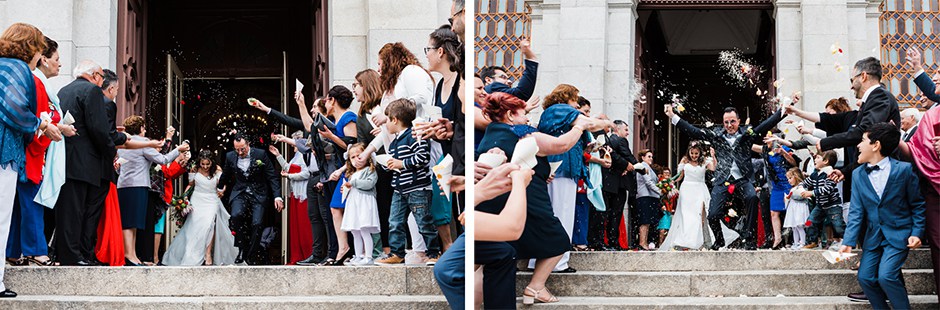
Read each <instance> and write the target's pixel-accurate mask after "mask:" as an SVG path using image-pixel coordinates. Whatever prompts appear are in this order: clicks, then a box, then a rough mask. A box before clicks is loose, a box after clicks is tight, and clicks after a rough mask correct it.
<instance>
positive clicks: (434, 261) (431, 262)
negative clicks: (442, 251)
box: [424, 257, 437, 266]
mask: <svg viewBox="0 0 940 310" xmlns="http://www.w3.org/2000/svg"><path fill="white" fill-rule="evenodd" d="M424 264H425V265H427V266H434V265H435V264H437V257H435V258H428V260H427V261H426V262H424Z"/></svg>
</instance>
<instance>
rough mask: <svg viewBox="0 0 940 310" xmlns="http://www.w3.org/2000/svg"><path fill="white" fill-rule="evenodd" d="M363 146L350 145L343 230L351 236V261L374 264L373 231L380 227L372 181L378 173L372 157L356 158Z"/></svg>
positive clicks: (358, 144) (362, 264)
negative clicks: (353, 253) (352, 247)
mask: <svg viewBox="0 0 940 310" xmlns="http://www.w3.org/2000/svg"><path fill="white" fill-rule="evenodd" d="M365 148H366V145H365V144H363V143H356V144H353V145H352V146H350V147H349V150H348V151H347V155H349V156H348V157H349V161H348V162H347V163H346V173H347V174H349V175H350V177H349V180H348V181H347V182H346V183H345V185H344V187H345V188H344V189H343V190H344V191H349V193H346V202H347V203H346V214H345V216H344V217H343V225H342V229H343V231H348V232H350V233H352V235H353V245H354V247H355V249H356V256H355V257H353V259H352V260H351V261H350V263H351V264H352V265H355V266H371V265H375V261H374V260H373V258H372V250H373V249H372V246H373V244H374V243H373V242H372V234H373V233H378V232H379V229H380V228H379V227H380V226H379V207H378V204H377V203H376V200H375V182H376V181H378V178H379V176H378V174H377V173H376V172H375V168H374V167H373V166H372V158H370V157H368V156H366V157H365V158H363V159H362V160H358V159H357V158H358V156H359V154H360V153H362V150H364V149H365Z"/></svg>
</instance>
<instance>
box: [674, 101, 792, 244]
mask: <svg viewBox="0 0 940 310" xmlns="http://www.w3.org/2000/svg"><path fill="white" fill-rule="evenodd" d="M666 116H668V117H669V118H670V119H671V121H672V124H673V125H677V126H678V127H679V130H680V131H682V132H683V133H685V134H687V135H689V136H690V137H691V138H692V139H693V140H705V141H708V142H710V143H711V144H712V147H714V148H715V152H716V155H717V156H716V157H718V167H717V170H716V171H715V174H714V178H713V179H712V180H713V181H712V184H713V185H714V187H712V192H711V196H712V200H711V206H709V212H708V226H709V227H710V228H711V230H712V233H714V235H715V242H714V244H713V245H712V249H713V250H717V249H719V248H722V247H724V246H725V239H724V235H723V234H722V232H721V219H722V218H724V217H725V214H726V213H727V211H728V206H727V204H726V203H725V202H726V201H728V199H730V198H731V195H732V193H729V187H732V186H733V187H734V190H733V191H736V192H738V193H741V194H742V195H743V197H744V203H745V207H746V209H747V214H753V215H756V214H757V207H758V204H759V202H760V199H759V198H757V193H756V191H755V190H754V185H753V184H752V183H751V181H750V180H752V179H753V178H754V167H753V165H751V146H752V145H754V144H761V143H762V138H763V137H764V135H763V134H762V133H766V132H768V131H769V130H770V129H771V128H773V127H775V126H776V125H777V123H779V122H780V120H781V119H782V118H783V112H782V111H781V110H778V111H777V112H776V113H774V114H773V115H771V116H770V118H768V119H766V120H764V122H762V123H761V124H760V125H757V127H754V128H747V129H745V128H743V127H739V126H738V124H739V123H740V122H741V119H740V117H739V115H738V111H737V110H735V109H734V108H730V107H729V108H725V110H724V115H723V124H724V126H723V127H722V128H715V129H701V128H697V127H695V126H693V125H692V124H689V122H687V121H685V120H683V119H681V118H680V117H679V116H678V115H676V114H674V113H673V111H672V105H666ZM748 218H749V220H748V223H747V225H746V228H745V231H742V232H741V235H742V236H743V240H744V247H745V249H749V250H753V249H756V248H757V245H756V243H757V240H756V238H755V233H756V230H757V229H756V226H757V225H756V224H757V217H756V216H749V217H748Z"/></svg>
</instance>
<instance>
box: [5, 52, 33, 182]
mask: <svg viewBox="0 0 940 310" xmlns="http://www.w3.org/2000/svg"><path fill="white" fill-rule="evenodd" d="M0 89H3V91H2V92H0V168H8V167H10V165H13V168H14V169H16V171H17V172H18V173H19V181H20V182H25V181H26V171H25V170H26V144H27V143H29V142H30V141H32V138H33V134H34V133H35V132H36V129H37V128H39V117H36V82H35V81H34V80H33V74H32V72H30V71H29V66H27V65H26V63H25V62H23V61H22V60H19V59H13V58H0Z"/></svg>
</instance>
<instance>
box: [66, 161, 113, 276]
mask: <svg viewBox="0 0 940 310" xmlns="http://www.w3.org/2000/svg"><path fill="white" fill-rule="evenodd" d="M110 189H111V183H109V182H108V181H107V180H102V182H101V186H94V185H91V184H89V183H86V182H83V181H78V180H75V179H68V178H67V179H65V184H62V189H61V190H60V192H59V200H58V201H56V206H55V219H56V231H55V240H56V247H55V251H56V257H57V258H58V260H59V262H60V263H61V264H62V265H65V266H68V265H75V264H76V263H77V262H78V261H80V260H89V261H90V260H92V259H95V240H96V238H95V237H96V236H95V235H96V234H97V231H98V219H99V218H100V217H101V212H102V210H104V200H105V198H106V197H107V196H108V190H110Z"/></svg>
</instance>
